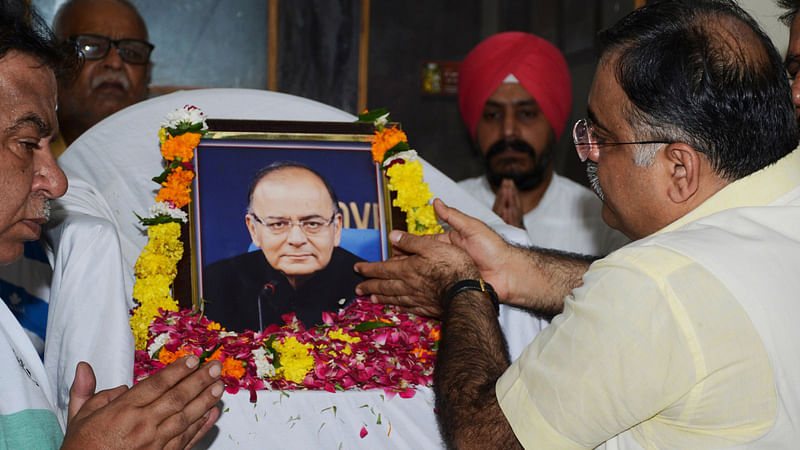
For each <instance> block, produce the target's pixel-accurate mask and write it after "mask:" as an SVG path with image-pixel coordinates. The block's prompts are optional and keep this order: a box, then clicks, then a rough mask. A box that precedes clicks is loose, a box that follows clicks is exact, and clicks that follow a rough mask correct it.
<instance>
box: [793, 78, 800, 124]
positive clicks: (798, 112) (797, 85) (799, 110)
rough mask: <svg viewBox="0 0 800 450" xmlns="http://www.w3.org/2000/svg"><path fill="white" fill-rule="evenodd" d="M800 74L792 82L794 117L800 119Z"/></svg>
mask: <svg viewBox="0 0 800 450" xmlns="http://www.w3.org/2000/svg"><path fill="white" fill-rule="evenodd" d="M798 75H800V73H798V74H797V75H796V76H795V77H794V80H792V102H793V103H794V115H795V117H798V118H800V76H798Z"/></svg>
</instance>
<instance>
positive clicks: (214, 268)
mask: <svg viewBox="0 0 800 450" xmlns="http://www.w3.org/2000/svg"><path fill="white" fill-rule="evenodd" d="M263 266H269V263H268V262H267V259H266V258H265V257H264V253H263V252H262V251H261V250H256V251H252V252H247V253H242V254H240V255H236V256H232V257H230V258H226V259H221V260H219V261H216V262H213V263H211V264H209V265H208V266H206V267H205V268H204V269H203V273H204V274H206V276H209V275H211V276H214V275H225V274H228V273H232V272H233V273H240V272H242V271H247V269H248V268H252V267H263Z"/></svg>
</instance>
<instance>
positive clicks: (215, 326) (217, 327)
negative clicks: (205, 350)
mask: <svg viewBox="0 0 800 450" xmlns="http://www.w3.org/2000/svg"><path fill="white" fill-rule="evenodd" d="M206 329H208V330H212V331H213V330H218V331H221V330H222V325H220V324H219V322H209V323H208V325H206Z"/></svg>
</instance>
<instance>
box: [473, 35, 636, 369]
mask: <svg viewBox="0 0 800 450" xmlns="http://www.w3.org/2000/svg"><path fill="white" fill-rule="evenodd" d="M458 104H459V107H460V109H461V117H462V118H463V119H464V123H465V124H466V125H467V128H468V129H469V132H470V135H471V136H472V138H473V139H474V141H475V144H476V146H477V148H478V149H479V150H480V152H481V154H482V155H484V158H485V163H486V174H485V175H482V176H480V177H476V178H470V179H467V180H464V181H461V182H460V183H459V185H460V186H461V187H463V188H464V189H465V190H467V191H468V192H469V193H470V194H472V195H473V196H474V197H475V198H476V199H477V200H478V201H479V202H481V203H483V204H485V205H486V206H488V207H491V208H492V210H493V211H494V212H495V213H496V214H497V215H499V216H500V217H501V218H502V219H503V220H504V221H505V222H506V223H508V224H510V225H513V226H517V227H520V228H524V229H525V230H527V232H528V236H529V238H530V241H531V243H532V244H533V245H536V246H539V247H544V248H552V249H558V250H564V251H569V252H574V253H580V254H586V255H605V254H607V253H610V252H611V251H612V250H615V249H617V248H619V247H620V246H622V245H623V244H625V243H627V238H625V237H624V236H623V235H622V234H621V233H619V232H617V231H614V230H612V229H611V228H609V227H608V226H607V225H606V224H605V223H604V222H603V221H602V219H601V214H600V210H601V208H602V203H601V202H600V200H599V199H598V198H597V197H596V196H595V195H594V194H593V193H592V192H591V191H589V190H588V189H586V188H585V187H583V186H581V185H579V184H577V183H575V182H573V181H571V180H569V179H567V178H564V177H561V176H559V175H557V174H555V173H554V171H553V161H554V152H555V149H556V146H555V143H556V140H557V138H558V137H559V136H561V135H562V133H563V131H564V128H565V126H566V122H567V119H568V117H569V112H570V106H571V104H572V91H571V88H570V76H569V70H568V68H567V64H566V61H564V57H563V56H562V55H561V52H559V50H558V49H557V48H556V47H555V46H553V45H552V44H550V43H549V42H547V41H546V40H544V39H542V38H540V37H538V36H534V35H532V34H529V33H522V32H516V31H512V32H505V33H499V34H496V35H494V36H491V37H489V38H488V39H486V40H484V41H483V42H481V43H480V44H478V46H477V47H475V48H474V49H473V50H472V51H471V52H470V53H469V54H468V55H467V57H466V58H465V59H464V62H463V63H462V64H461V69H460V71H459V83H458ZM500 323H501V325H502V327H503V330H504V332H505V335H506V338H507V340H508V345H509V352H510V354H511V358H512V359H516V357H517V355H518V354H519V352H521V350H522V349H523V348H524V346H525V345H527V344H528V343H529V342H530V341H531V340H532V339H533V337H534V336H535V335H536V333H538V331H539V330H541V329H542V328H543V327H544V326H546V325H547V322H546V321H544V320H541V319H538V318H535V317H532V315H531V314H530V313H528V312H527V311H523V310H518V309H514V308H512V307H505V306H504V307H503V308H501V311H500Z"/></svg>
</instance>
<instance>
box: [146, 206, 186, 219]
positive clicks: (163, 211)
mask: <svg viewBox="0 0 800 450" xmlns="http://www.w3.org/2000/svg"><path fill="white" fill-rule="evenodd" d="M158 216H169V217H172V218H173V219H178V220H180V221H181V222H183V223H186V222H188V221H189V215H188V214H186V212H185V211H183V210H182V209H180V208H176V207H175V205H172V204H171V203H167V202H157V203H156V204H155V205H153V206H151V207H150V217H152V218H155V217H158Z"/></svg>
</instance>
